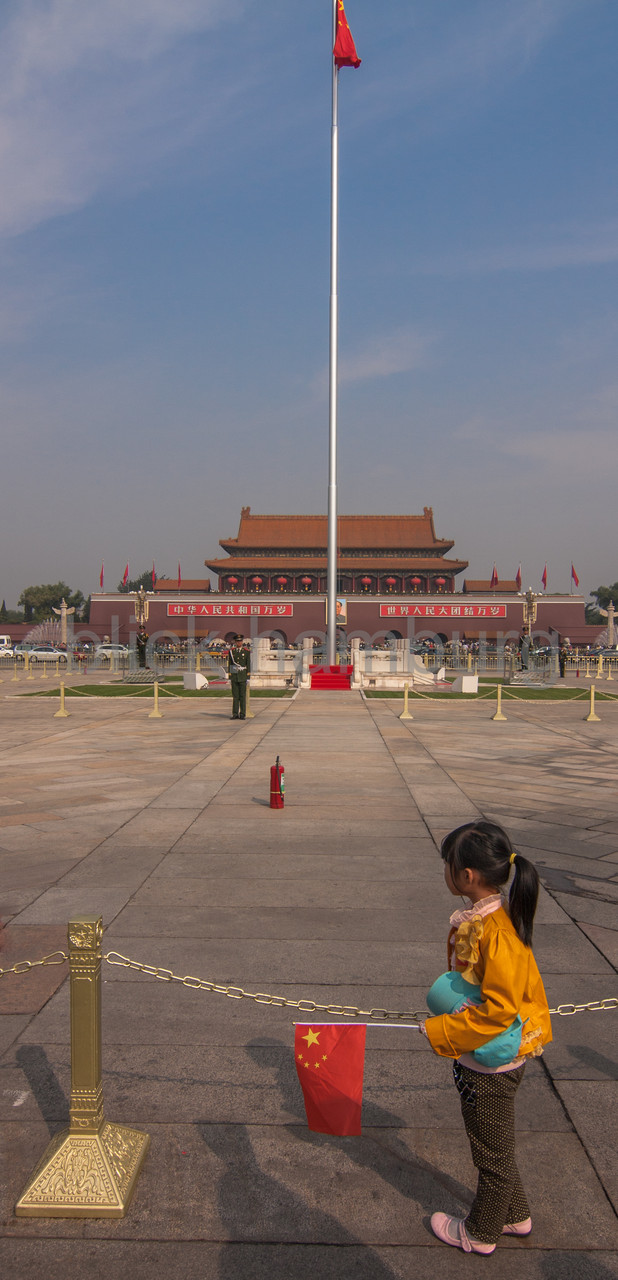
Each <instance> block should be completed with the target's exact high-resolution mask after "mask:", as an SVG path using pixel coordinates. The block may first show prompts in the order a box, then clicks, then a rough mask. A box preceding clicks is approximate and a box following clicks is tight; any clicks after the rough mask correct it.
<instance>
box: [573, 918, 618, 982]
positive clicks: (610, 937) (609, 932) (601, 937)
mask: <svg viewBox="0 0 618 1280" xmlns="http://www.w3.org/2000/svg"><path fill="white" fill-rule="evenodd" d="M578 924H579V927H580V929H581V931H582V933H585V935H586V937H587V938H590V941H591V942H592V943H593V945H594V946H595V947H596V948H597V950H598V951H600V953H601V955H602V956H605V959H606V960H608V961H609V963H610V964H611V965H612V967H613V968H614V969H616V970H618V931H617V930H616V929H603V928H600V927H599V926H598V925H596V924H583V923H582V921H581V920H579V921H578Z"/></svg>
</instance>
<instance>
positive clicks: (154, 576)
mask: <svg viewBox="0 0 618 1280" xmlns="http://www.w3.org/2000/svg"><path fill="white" fill-rule="evenodd" d="M156 581H157V575H156V573H155V567H154V560H153V562H152V585H153V587H154V584H155V582H156Z"/></svg>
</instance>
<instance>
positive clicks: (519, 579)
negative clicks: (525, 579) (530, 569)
mask: <svg viewBox="0 0 618 1280" xmlns="http://www.w3.org/2000/svg"><path fill="white" fill-rule="evenodd" d="M515 582H516V584H517V590H518V591H521V565H519V568H518V570H517V573H516V574H515Z"/></svg>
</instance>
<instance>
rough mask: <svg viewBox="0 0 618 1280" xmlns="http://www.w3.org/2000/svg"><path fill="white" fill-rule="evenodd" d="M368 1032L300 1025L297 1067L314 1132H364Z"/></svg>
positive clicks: (331, 1026) (296, 1045) (295, 1046)
mask: <svg viewBox="0 0 618 1280" xmlns="http://www.w3.org/2000/svg"><path fill="white" fill-rule="evenodd" d="M366 1033H367V1028H366V1027H364V1026H361V1027H359V1026H355V1027H346V1026H342V1025H341V1023H339V1024H337V1025H329V1024H327V1023H320V1022H318V1023H317V1024H316V1025H315V1026H313V1027H310V1026H308V1025H307V1024H304V1025H301V1026H297V1028H296V1036H295V1041H294V1052H295V1058H296V1070H297V1072H298V1078H299V1080H300V1084H301V1088H302V1091H303V1096H304V1099H305V1111H306V1112H307V1124H308V1126H309V1128H310V1129H313V1131H314V1133H335V1134H337V1135H338V1136H339V1137H341V1138H345V1137H350V1136H352V1135H358V1134H360V1132H361V1107H362V1103H363V1072H364V1069H365V1037H366Z"/></svg>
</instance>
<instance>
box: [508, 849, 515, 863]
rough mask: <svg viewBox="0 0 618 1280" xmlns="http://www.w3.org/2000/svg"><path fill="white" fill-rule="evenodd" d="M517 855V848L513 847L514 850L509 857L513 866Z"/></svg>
mask: <svg viewBox="0 0 618 1280" xmlns="http://www.w3.org/2000/svg"><path fill="white" fill-rule="evenodd" d="M516 857H517V853H516V851H515V849H513V852H512V854H511V856H510V858H509V864H510V865H511V866H512V864H513V863H514V861H515V859H516Z"/></svg>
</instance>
